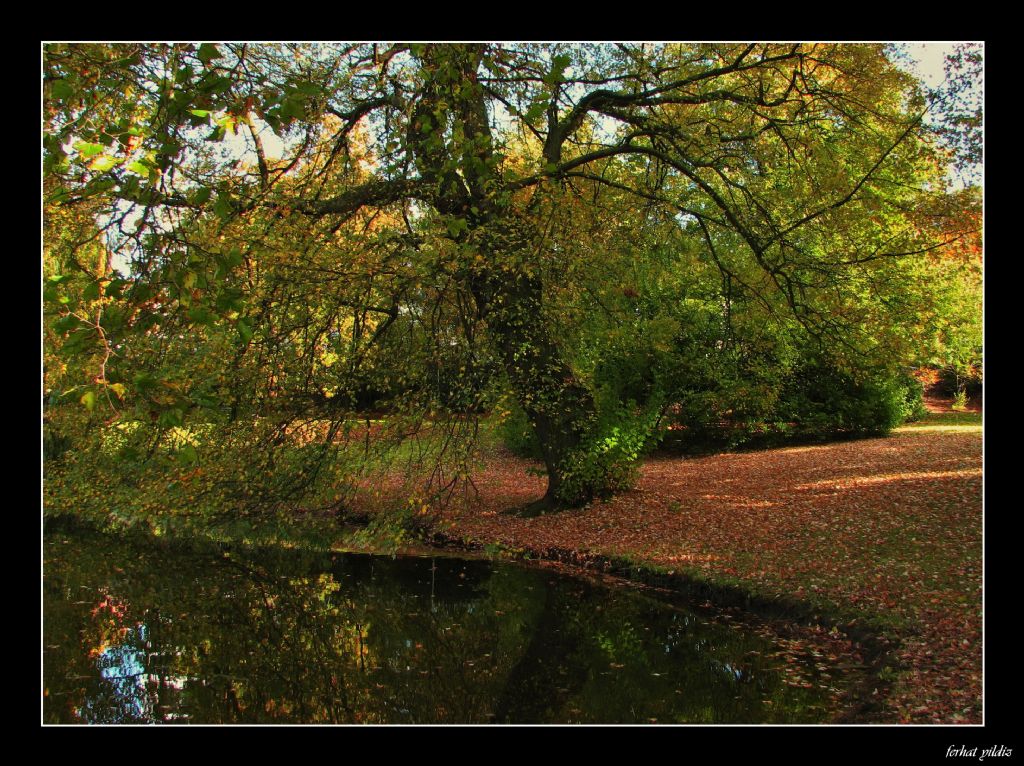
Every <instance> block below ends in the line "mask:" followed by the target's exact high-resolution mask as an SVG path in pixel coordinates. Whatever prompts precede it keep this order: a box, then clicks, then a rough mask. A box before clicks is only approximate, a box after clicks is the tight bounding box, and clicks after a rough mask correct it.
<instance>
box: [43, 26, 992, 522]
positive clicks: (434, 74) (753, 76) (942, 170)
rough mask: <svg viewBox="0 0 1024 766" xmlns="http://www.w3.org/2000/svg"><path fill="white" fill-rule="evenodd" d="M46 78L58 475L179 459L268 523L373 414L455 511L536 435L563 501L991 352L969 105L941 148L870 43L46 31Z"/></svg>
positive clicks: (344, 473)
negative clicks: (655, 458)
mask: <svg viewBox="0 0 1024 766" xmlns="http://www.w3.org/2000/svg"><path fill="white" fill-rule="evenodd" d="M971 55H973V54H971ZM964 56H965V58H962V60H961V63H963V61H968V62H975V63H976V61H977V59H976V58H974V59H972V58H970V55H968V54H964ZM43 80H44V122H45V129H44V137H43V147H44V212H45V232H44V235H45V243H44V244H45V251H44V294H43V297H44V302H45V312H46V323H45V328H44V331H45V343H46V348H47V364H46V369H45V376H46V378H45V383H44V385H45V389H46V394H47V397H48V399H47V402H48V404H47V407H48V409H47V417H48V419H49V427H50V428H49V431H48V432H47V439H48V440H49V441H48V444H49V445H50V449H52V454H60V453H62V451H63V450H64V449H66V448H67V445H66V444H65V440H66V439H68V438H70V437H68V434H69V433H70V432H71V431H75V432H76V433H92V434H93V437H94V438H97V439H100V440H101V441H102V442H103V444H105V445H107V446H108V447H109V446H110V444H111V443H112V442H111V434H112V433H115V434H116V439H114V440H113V442H116V444H115V448H114V452H116V454H117V457H118V459H119V460H122V461H125V462H126V463H127V464H136V463H139V462H140V461H141V462H144V461H145V460H147V459H153V458H154V456H155V455H157V454H158V453H159V452H160V450H161V449H163V448H166V447H167V445H168V444H171V446H172V451H173V452H174V454H175V456H176V459H178V460H179V461H181V462H183V463H185V464H186V465H189V466H193V465H194V466H195V470H197V471H198V470H202V471H206V472H207V479H208V483H207V484H204V486H206V487H208V488H209V490H208V491H210V492H213V491H214V489H213V488H214V487H216V488H218V489H217V490H216V491H217V492H225V493H228V496H229V497H230V498H231V499H232V501H233V502H234V503H236V504H237V503H238V502H239V501H244V502H245V503H250V504H252V505H253V506H255V504H257V503H267V502H268V501H269V500H268V498H271V496H270V495H268V494H267V493H266V491H265V490H266V486H265V482H263V481H261V479H262V478H265V477H267V476H274V477H278V478H279V481H278V482H277V484H275V485H274V486H275V491H277V492H278V495H275V496H274V497H279V498H281V499H283V500H287V499H288V498H293V497H296V496H299V495H301V494H302V493H303V492H306V491H307V490H308V488H309V487H310V486H312V485H313V484H316V483H317V482H320V483H321V484H325V485H330V486H336V485H337V484H338V483H339V482H342V483H343V482H344V481H345V480H347V478H346V477H349V478H350V477H351V476H352V475H353V473H354V472H358V468H357V467H356V464H354V463H353V462H352V461H353V454H354V453H353V451H352V450H351V449H349V450H341V451H339V450H338V449H337V448H336V445H337V444H338V443H339V442H341V441H345V442H346V443H348V442H351V441H352V439H351V438H349V437H351V435H352V434H353V433H356V431H354V430H353V424H354V423H360V422H363V423H365V426H366V427H365V429H364V430H365V436H366V441H365V450H364V453H363V459H364V460H365V459H366V456H367V455H368V453H369V451H370V448H371V440H370V431H371V425H370V421H371V420H373V419H381V418H379V417H378V416H386V417H385V419H386V420H387V430H388V433H389V434H390V435H392V436H394V437H395V438H396V439H401V437H402V436H403V435H407V434H408V433H411V432H413V431H415V430H416V429H417V427H419V426H420V425H422V424H425V423H426V424H429V425H430V427H431V428H432V429H434V431H435V432H437V433H441V434H442V436H441V437H440V438H435V439H433V440H432V441H431V444H432V449H433V450H434V453H433V458H434V459H436V460H437V461H438V465H441V464H442V463H446V464H447V465H449V466H455V467H454V468H451V469H450V470H449V473H448V474H445V475H443V476H442V475H440V474H437V475H435V476H433V477H432V481H434V480H435V479H436V486H435V489H437V488H438V487H447V486H449V477H451V481H456V482H457V481H460V480H465V479H466V478H467V471H468V468H467V465H466V459H467V455H468V454H469V453H468V447H467V445H469V444H471V442H472V438H473V436H474V435H475V434H476V432H477V428H476V423H477V419H478V416H481V415H484V414H486V415H488V416H494V415H497V416H499V417H507V418H511V419H512V420H514V419H515V418H517V417H519V418H520V419H521V420H522V423H523V427H524V428H525V429H526V431H527V432H528V434H529V435H530V436H531V437H532V438H534V439H535V444H536V448H537V449H538V450H539V453H538V454H539V456H540V457H541V458H542V459H543V461H544V464H545V467H546V471H547V475H548V481H549V488H548V494H547V496H546V497H545V499H544V501H543V505H544V506H548V507H550V506H557V505H573V504H578V503H582V502H586V501H588V500H589V499H591V498H592V497H594V496H595V495H599V494H603V493H606V492H613V491H615V490H617V489H620V488H622V487H625V486H628V484H629V482H630V481H631V478H632V475H633V474H632V469H633V467H634V466H635V464H636V461H637V459H638V458H639V456H640V454H642V452H643V450H644V449H646V448H647V447H649V446H650V444H651V443H652V440H653V439H654V438H655V435H656V433H657V431H658V429H659V427H661V426H662V425H663V424H664V422H665V419H666V417H671V416H672V414H673V413H675V414H676V415H679V414H680V413H683V415H682V416H685V417H683V419H684V420H685V422H686V423H687V427H688V428H690V429H691V430H692V429H693V428H695V427H696V426H697V425H699V423H698V421H700V422H705V423H706V422H709V421H710V420H713V419H715V418H717V417H719V415H720V413H721V412H722V411H723V410H726V409H727V411H728V412H729V413H730V416H734V417H739V416H740V415H743V413H742V412H741V410H743V408H744V407H746V408H747V409H748V410H749V412H747V413H746V415H744V416H749V417H751V418H753V417H762V418H767V417H769V413H773V414H771V415H770V417H771V418H775V419H778V420H792V419H793V418H797V419H799V417H804V416H805V415H806V412H807V407H806V406H804V405H801V406H803V409H802V410H801V413H803V415H800V416H797V415H792V414H790V415H787V414H786V412H789V411H790V410H792V411H793V412H795V411H796V409H794V408H798V407H797V404H796V402H798V401H804V404H806V402H807V401H811V402H812V403H813V405H814V406H815V407H818V408H822V407H829V406H831V405H828V404H827V403H828V402H830V401H832V399H829V396H831V394H828V393H827V392H825V393H823V392H822V390H819V389H823V387H825V383H823V382H822V381H852V382H851V383H850V384H849V385H856V386H860V387H862V388H863V387H864V386H868V387H871V386H874V387H875V388H876V389H878V390H881V388H885V386H888V385H889V384H890V382H891V381H892V380H895V379H896V377H895V376H898V375H899V374H902V373H904V372H905V371H906V368H907V365H908V364H912V363H914V362H919V361H923V355H926V353H925V352H922V351H921V349H922V348H927V349H929V350H930V352H931V353H946V354H947V356H950V355H955V354H960V355H961V356H962V355H964V354H966V355H967V356H970V355H971V353H973V349H974V348H975V347H976V346H977V345H978V344H979V343H980V327H978V328H977V332H976V333H975V335H971V336H965V335H964V334H963V333H961V334H957V333H955V332H953V333H952V334H951V328H952V327H954V326H957V325H958V324H959V323H960V320H961V319H962V318H963V317H964V316H971V315H976V313H977V311H976V309H977V303H976V298H977V293H976V290H977V289H979V285H980V271H979V270H978V269H980V262H979V260H978V255H977V253H976V252H974V251H971V252H968V253H967V254H966V255H964V253H965V252H967V250H970V248H968V247H967V243H968V242H969V240H968V237H969V236H973V235H974V234H976V230H977V229H978V228H979V227H978V211H979V210H980V202H979V200H978V199H977V195H975V194H973V192H971V191H970V190H968V191H966V192H962V193H959V194H953V193H951V192H950V191H949V189H948V188H947V184H946V181H945V174H946V167H947V165H948V163H949V162H950V161H951V160H952V159H955V158H956V157H955V156H954V152H959V154H958V155H956V156H959V157H961V158H966V160H964V161H970V160H971V159H972V158H973V157H974V156H975V155H972V154H971V152H972V151H974V148H973V147H974V146H975V145H974V144H971V143H970V142H969V141H967V140H966V139H964V135H965V134H964V133H963V132H962V131H961V132H959V133H957V132H955V131H954V134H955V135H956V136H958V137H959V138H960V139H961V140H960V142H959V143H957V142H956V141H954V142H952V143H951V142H950V141H948V140H944V136H945V135H949V134H950V127H949V126H950V125H952V124H954V123H955V121H956V120H960V122H961V123H963V122H964V120H967V121H970V119H974V118H975V117H976V118H977V119H978V120H980V115H967V116H964V114H963V113H962V111H961V112H956V113H955V114H954V113H953V111H954V110H952V109H950V110H948V111H949V112H950V114H952V117H951V120H953V122H950V121H947V122H946V123H944V124H943V126H941V127H940V128H937V127H936V123H935V122H934V121H930V120H929V119H928V118H927V117H928V114H929V109H931V110H932V112H934V111H935V110H937V109H941V108H942V106H943V104H952V103H954V100H952V99H951V98H949V97H947V98H946V100H945V101H943V100H942V99H939V98H929V94H927V93H925V92H923V91H922V89H921V87H920V86H919V84H918V83H917V81H916V80H915V79H914V78H913V77H911V76H910V75H908V74H907V73H906V72H905V71H903V70H902V69H901V68H899V67H898V66H896V64H895V63H894V57H893V54H892V51H891V50H890V49H889V47H887V46H884V45H876V44H781V43H772V44H719V43H716V44H665V45H651V44H629V45H612V44H588V45H551V44H521V45H520V44H433V45H430V44H410V45H405V44H356V45H336V44H332V45H320V44H295V45H290V44H244V43H228V44H212V43H203V44H201V45H200V44H196V45H192V44H174V45H163V44H116V45H109V44H74V45H69V44H48V45H45V46H44V56H43ZM954 81H955V78H954ZM943 131H945V133H944V132H943ZM965 248H966V250H965ZM956 252H958V253H960V254H961V257H960V258H959V259H958V258H957V257H955V255H951V253H956ZM957 264H959V265H957ZM965 264H966V265H965ZM965 269H966V270H967V271H968V272H970V274H969V275H968V276H969V278H967V279H966V281H965V278H964V270H965ZM972 280H974V281H972ZM965 285H967V286H966V287H965ZM972 291H974V292H972ZM943 333H945V336H943ZM954 335H955V336H956V337H953V336H954ZM965 338H967V339H966V340H965ZM965 349H969V350H965ZM801 380H802V381H804V383H803V384H801V383H799V381H801ZM807 381H813V382H814V385H815V386H817V387H818V388H817V389H815V391H816V393H814V394H813V395H812V394H808V393H807V392H808V391H809V390H810V389H809V388H808V385H809V384H808V383H807ZM835 385H836V386H839V385H840V383H836V384H835ZM841 385H847V384H846V383H842V384H841ZM801 386H802V387H801ZM812 387H813V386H812ZM879 387H881V388H879ZM858 390H860V389H858ZM864 390H867V389H864ZM872 390H874V389H872ZM886 390H888V389H886ZM787 392H791V394H792V395H790V394H789V393H787ZM801 397H803V399H801ZM726 400H728V402H730V404H728V407H726V405H724V404H722V402H725V401H726ZM787 407H788V408H790V409H789V410H787V409H786V408H787ZM833 409H835V408H833ZM780 413H781V414H780ZM682 416H681V417H682ZM686 418H689V420H686ZM883 419H884V418H883ZM214 432H216V434H217V436H216V438H212V437H211V438H205V437H204V436H203V434H212V433H214ZM360 433H362V432H360ZM168 440H170V441H168ZM297 441H298V442H299V443H300V444H301V445H303V447H304V449H301V450H295V449H293V447H294V446H295V444H296V442H297ZM385 441H386V440H385ZM257 446H258V447H259V448H260V449H258V450H257V449H256V448H257ZM240 455H244V456H245V457H244V458H242V457H239V456H240ZM219 456H221V457H223V456H233V459H234V462H230V461H229V462H228V463H227V464H226V467H223V469H222V470H220V472H218V470H219V469H217V468H215V466H218V465H221V463H220V462H218V457H219ZM446 461H447V462H446ZM257 486H258V487H260V489H259V491H258V492H257V491H256V489H255V488H256V487H257Z"/></svg>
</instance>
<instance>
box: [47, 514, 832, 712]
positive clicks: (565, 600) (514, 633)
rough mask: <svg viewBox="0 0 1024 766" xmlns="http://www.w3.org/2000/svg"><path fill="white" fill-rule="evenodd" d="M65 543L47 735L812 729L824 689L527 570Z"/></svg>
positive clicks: (50, 622)
mask: <svg viewBox="0 0 1024 766" xmlns="http://www.w3.org/2000/svg"><path fill="white" fill-rule="evenodd" d="M64 537H65V538H67V537H68V535H65V536H64ZM60 539H61V537H60V536H56V535H52V536H48V537H47V548H46V570H45V574H46V585H45V590H44V593H45V603H44V609H45V615H44V619H45V625H44V629H45V632H44V641H45V643H46V644H47V646H46V649H45V655H44V680H45V685H46V688H47V690H48V696H47V702H46V705H45V706H44V707H45V710H44V717H45V720H47V721H52V722H56V721H89V722H125V723H127V722H142V721H161V722H180V721H184V720H192V721H197V722H223V723H271V722H310V723H356V722H368V723H385V722H389V723H443V722H449V723H453V722H460V723H485V722H488V721H497V722H506V721H515V722H525V721H570V720H580V721H606V722H616V721H645V720H650V719H652V718H654V719H657V720H659V721H663V722H668V721H677V720H679V721H702V720H708V721H758V720H791V717H792V716H794V715H795V716H796V719H797V720H807V719H810V720H813V716H814V715H816V714H815V713H814V711H813V710H811V709H809V707H808V706H809V705H811V704H814V703H815V702H816V701H817V696H816V695H815V692H814V690H808V689H798V688H791V687H789V686H786V685H784V684H783V683H782V681H781V678H780V677H779V675H778V674H777V673H773V672H772V671H770V670H769V669H768V668H766V667H764V663H763V662H762V661H761V660H759V659H757V657H761V656H766V655H767V654H768V652H767V651H763V652H762V653H761V654H760V655H757V652H758V651H761V650H764V649H765V642H764V641H763V640H762V639H760V638H758V637H756V636H752V635H747V634H744V633H742V632H741V631H735V630H728V629H725V628H722V627H720V626H713V627H709V626H708V625H706V624H704V622H703V621H702V620H698V619H697V618H696V617H695V616H694V615H692V614H689V613H686V612H682V611H679V610H672V609H667V608H665V607H664V605H662V604H659V603H658V602H654V601H651V600H648V599H643V598H637V597H636V596H635V595H633V594H620V593H616V592H609V591H604V590H599V589H595V588H593V587H591V586H589V585H587V584H585V583H581V582H577V581H574V580H563V579H552V580H551V581H548V579H549V578H548V576H547V575H545V574H542V573H538V572H535V571H532V570H527V569H521V568H517V567H508V566H506V567H491V566H490V565H488V564H486V563H485V562H459V561H455V560H447V559H437V560H433V561H431V560H429V559H428V560H420V561H407V560H402V559H399V560H389V559H383V558H371V557H365V556H356V557H341V556H337V557H332V556H327V555H313V554H308V553H300V552H296V551H284V552H282V551H275V552H258V553H256V552H246V553H239V552H233V553H231V554H229V555H223V554H220V553H219V552H217V551H211V552H207V553H201V552H196V551H187V550H184V549H172V548H169V547H166V546H154V545H151V544H147V545H142V546H130V545H127V544H123V543H118V542H116V541H114V540H110V539H106V538H99V537H91V536H86V535H79V534H77V533H76V534H75V535H74V544H68V545H65V544H62V543H61V542H60ZM101 594H102V595H101ZM101 598H102V599H106V602H104V601H101V600H100V599H101ZM102 603H107V604H108V605H109V604H115V606H116V608H112V607H111V608H103V609H98V607H97V605H98V604H102ZM752 657H753V658H754V659H752ZM759 663H760V664H759ZM765 698H771V699H772V701H773V703H774V704H773V705H771V706H768V707H765V706H764V705H763V704H761V701H762V699H765ZM787 716H790V717H787Z"/></svg>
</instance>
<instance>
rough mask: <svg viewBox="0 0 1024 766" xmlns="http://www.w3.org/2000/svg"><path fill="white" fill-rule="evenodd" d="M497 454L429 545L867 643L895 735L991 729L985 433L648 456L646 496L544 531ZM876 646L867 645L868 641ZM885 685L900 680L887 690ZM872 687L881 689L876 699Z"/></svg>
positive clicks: (932, 430)
mask: <svg viewBox="0 0 1024 766" xmlns="http://www.w3.org/2000/svg"><path fill="white" fill-rule="evenodd" d="M529 467H530V464H529V463H528V461H522V460H519V459H518V458H515V457H513V456H511V455H509V454H508V453H505V452H504V451H501V450H496V451H495V452H494V453H493V454H491V455H489V456H488V457H487V460H486V464H485V466H484V468H483V470H482V471H481V472H480V473H479V475H476V476H475V477H474V483H475V485H476V493H475V494H474V496H473V497H472V498H471V501H467V502H464V503H458V504H451V505H450V506H449V507H447V508H445V509H444V510H442V511H440V512H439V513H438V514H437V515H436V517H435V519H434V523H433V527H432V531H433V534H434V539H435V540H437V541H438V542H445V543H446V544H448V545H454V546H466V547H470V548H478V549H483V550H487V551H490V552H494V553H499V552H501V553H503V555H510V556H522V557H529V558H531V559H541V560H545V559H547V560H552V561H560V562H562V563H563V564H565V563H568V564H569V565H572V566H575V567H578V568H580V569H581V570H582V571H588V570H589V571H602V570H607V571H611V572H618V573H620V574H622V573H632V574H634V575H635V574H637V572H639V573H640V577H641V578H647V579H648V581H649V582H651V583H652V584H654V585H661V586H662V587H664V586H666V585H667V586H668V587H669V588H670V589H672V590H679V591H682V592H684V593H690V594H693V595H697V596H698V597H701V596H704V597H710V598H711V600H714V601H716V602H717V603H723V604H726V605H727V604H730V603H731V604H734V605H736V606H742V607H744V608H750V609H753V610H755V611H757V610H758V609H760V610H761V611H762V612H763V613H764V614H766V615H771V614H773V613H774V614H775V616H777V617H779V618H783V617H785V618H787V619H792V620H795V621H797V622H800V621H803V622H804V623H811V624H814V623H815V622H817V623H818V624H819V625H821V624H824V625H825V626H826V627H825V628H824V629H825V630H829V629H831V628H832V627H835V628H836V629H838V630H840V631H843V632H847V631H850V632H849V633H847V636H848V637H849V638H850V639H851V640H853V639H855V638H857V639H861V640H864V641H866V642H869V643H870V642H871V641H872V640H875V641H876V642H880V643H876V644H875V648H873V649H872V648H870V647H868V646H866V647H865V649H866V652H867V654H868V656H869V659H868V661H867V662H868V664H870V665H871V666H872V667H873V668H875V669H876V671H877V672H876V675H879V674H880V675H881V678H880V679H879V683H878V687H877V688H878V694H877V695H875V694H873V693H872V694H871V696H872V697H880V698H881V702H880V706H879V709H878V710H877V711H873V710H868V711H864V712H863V715H864V717H865V718H867V719H870V720H873V721H878V722H885V723H900V722H902V723H980V722H981V656H982V644H981V585H982V579H981V565H982V558H981V553H982V529H981V521H982V505H981V421H980V417H979V416H977V415H971V414H965V415H960V414H948V413H947V414H946V415H942V416H938V415H935V416H930V417H929V418H927V419H925V420H924V421H922V422H921V423H919V424H915V425H914V426H910V427H906V428H901V429H898V430H897V431H896V432H894V433H893V434H892V435H890V436H888V437H884V438H877V439H865V440H860V441H854V442H839V443H834V444H824V445H818V446H811V447H796V448H783V449H775V450H766V451H763V452H756V453H728V454H721V455H714V456H709V457H702V458H695V459H683V458H674V457H666V456H660V457H654V458H652V459H650V460H648V461H647V462H646V463H645V465H644V468H643V472H642V476H641V479H640V481H639V483H638V484H637V486H636V488H635V489H634V490H631V491H630V492H626V493H623V494H622V495H620V496H617V497H615V498H612V499H610V500H609V501H607V502H596V503H593V504H591V505H590V506H587V507H585V508H582V509H575V510H570V511H563V512H561V513H555V514H549V515H545V516H541V517H538V518H535V519H523V518H519V517H516V516H513V515H509V514H507V513H504V512H503V511H505V510H506V509H508V508H510V507H515V506H518V505H524V504H525V503H526V502H528V501H529V500H530V499H532V498H533V497H536V496H538V495H539V494H542V492H543V480H542V478H538V477H533V476H530V475H528V474H527V473H526V471H527V469H528V468H529ZM870 634H873V635H874V636H876V637H877V638H876V639H872V638H871V635H870ZM890 682H891V683H890ZM871 692H874V689H872V690H871Z"/></svg>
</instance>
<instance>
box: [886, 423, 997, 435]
mask: <svg viewBox="0 0 1024 766" xmlns="http://www.w3.org/2000/svg"><path fill="white" fill-rule="evenodd" d="M915 431H975V432H977V433H981V424H980V423H978V424H976V425H962V426H961V425H943V424H941V423H940V424H939V425H930V426H917V425H911V426H901V427H900V428H894V429H893V433H896V434H906V433H914V432H915Z"/></svg>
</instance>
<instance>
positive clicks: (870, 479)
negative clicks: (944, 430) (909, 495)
mask: <svg viewBox="0 0 1024 766" xmlns="http://www.w3.org/2000/svg"><path fill="white" fill-rule="evenodd" d="M968 476H981V469H980V468H965V469H963V470H961V471H907V472H904V473H886V474H880V475H878V476H856V477H853V478H843V479H823V480H822V481H813V482H810V483H809V484H797V485H796V486H795V487H793V489H818V488H821V487H836V488H839V487H844V486H851V485H858V484H885V483H887V482H891V481H909V480H912V479H963V478H967V477H968Z"/></svg>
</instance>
